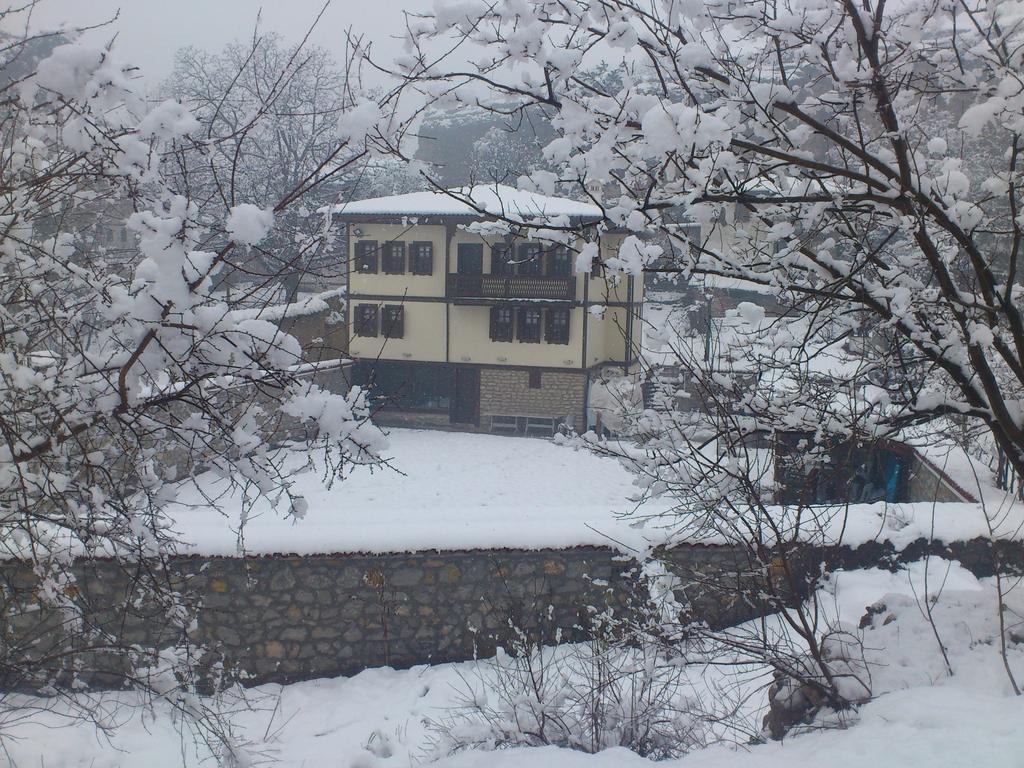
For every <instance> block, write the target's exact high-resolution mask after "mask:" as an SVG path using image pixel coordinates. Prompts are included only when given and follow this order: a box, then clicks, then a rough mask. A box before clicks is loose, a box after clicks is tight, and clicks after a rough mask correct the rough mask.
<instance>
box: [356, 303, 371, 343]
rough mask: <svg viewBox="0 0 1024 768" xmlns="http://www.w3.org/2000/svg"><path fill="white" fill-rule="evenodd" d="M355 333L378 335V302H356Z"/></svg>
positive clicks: (358, 334) (359, 334)
mask: <svg viewBox="0 0 1024 768" xmlns="http://www.w3.org/2000/svg"><path fill="white" fill-rule="evenodd" d="M354 330H355V334H356V336H376V335H377V305H376V304H356V315H355V329H354Z"/></svg>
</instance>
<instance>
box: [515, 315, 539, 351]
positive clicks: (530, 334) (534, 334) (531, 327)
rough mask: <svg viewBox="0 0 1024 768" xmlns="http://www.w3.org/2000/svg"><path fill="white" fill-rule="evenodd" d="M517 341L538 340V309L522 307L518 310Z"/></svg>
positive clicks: (529, 341)
mask: <svg viewBox="0 0 1024 768" xmlns="http://www.w3.org/2000/svg"><path fill="white" fill-rule="evenodd" d="M518 314H519V328H518V329H517V330H518V332H519V341H524V342H527V343H531V344H533V343H537V342H539V341H540V310H539V309H529V308H523V309H520V310H519V313H518Z"/></svg>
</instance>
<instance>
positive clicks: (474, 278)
mask: <svg viewBox="0 0 1024 768" xmlns="http://www.w3.org/2000/svg"><path fill="white" fill-rule="evenodd" d="M448 298H449V299H456V300H457V299H548V300H550V301H572V300H573V299H575V298H576V279H575V278H573V277H544V276H541V275H448Z"/></svg>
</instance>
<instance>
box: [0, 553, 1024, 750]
mask: <svg viewBox="0 0 1024 768" xmlns="http://www.w3.org/2000/svg"><path fill="white" fill-rule="evenodd" d="M930 573H931V581H930V582H929V584H930V591H929V595H930V596H931V599H932V610H933V614H934V616H935V618H936V625H937V628H938V632H939V636H940V637H941V639H942V642H943V643H944V645H945V647H946V649H947V652H948V654H949V658H950V663H951V665H952V668H953V675H952V676H950V675H948V674H947V673H946V671H945V668H944V664H943V661H942V657H941V655H940V653H939V651H938V646H937V643H936V638H935V635H934V634H933V632H932V629H931V627H930V625H929V624H928V623H927V622H926V621H925V619H924V614H923V612H922V610H921V605H922V604H921V603H919V601H918V598H922V597H923V596H924V595H925V589H924V578H923V577H924V569H923V566H921V565H916V566H914V567H912V568H911V570H910V571H903V572H901V573H898V574H890V573H888V572H884V571H876V570H871V571H858V572H849V573H843V572H840V573H839V574H838V575H837V576H835V577H834V579H833V581H832V582H831V584H830V585H829V586H827V587H826V596H827V597H828V598H829V600H826V602H829V601H831V602H832V603H833V604H834V609H835V613H836V614H837V615H838V617H839V618H840V619H841V620H843V621H845V622H847V623H848V624H850V625H851V626H852V627H853V628H855V627H856V625H857V622H858V621H859V619H860V617H861V616H862V615H864V613H865V610H864V608H865V606H866V605H871V604H875V603H876V602H878V601H881V602H883V603H884V604H885V606H886V607H885V609H884V610H883V611H882V612H881V613H879V614H878V617H877V618H876V620H875V621H874V623H873V624H872V625H871V626H869V627H867V628H865V629H863V630H859V633H860V634H861V636H862V637H863V639H864V647H865V656H866V658H867V660H868V661H869V663H870V667H869V669H870V674H871V679H872V687H873V689H874V691H875V694H876V697H877V698H876V699H875V700H874V701H872V702H870V703H869V704H867V705H865V706H863V707H862V708H861V710H860V711H859V712H858V713H857V714H856V716H855V717H854V718H853V720H852V721H851V722H849V723H847V724H846V726H845V727H844V728H829V729H825V730H815V731H812V732H809V733H804V734H802V735H797V736H792V737H790V738H788V739H787V740H786V741H784V742H782V743H778V742H771V743H767V744H762V745H756V746H755V745H750V744H746V743H744V744H741V745H738V746H737V745H735V744H734V745H729V744H719V745H713V746H711V747H708V748H705V749H701V750H697V751H694V752H691V753H690V754H689V755H687V756H686V757H684V758H682V759H681V760H678V761H669V762H666V763H662V764H663V765H665V766H666V768H670V767H674V766H678V768H793V767H794V766H817V765H819V764H821V761H822V760H823V759H826V760H827V764H828V765H829V766H831V767H832V768H864V766H871V768H907V766H927V768H943V767H945V766H948V767H949V768H962V767H963V766H975V767H976V768H1019V766H1021V765H1022V764H1024V728H1021V723H1022V722H1024V699H1022V698H1021V697H1014V696H1012V695H1011V693H1010V685H1009V682H1008V678H1007V676H1006V674H1005V671H1004V670H1003V668H1002V665H1001V661H1000V659H999V656H998V655H997V649H998V643H997V642H996V641H995V639H996V638H997V637H998V628H997V623H996V612H995V594H994V591H993V588H992V584H991V582H989V581H979V580H978V579H975V578H974V577H973V576H971V575H970V574H969V573H967V572H966V571H964V570H963V569H962V568H960V567H959V566H958V565H957V564H955V563H948V562H946V561H941V560H933V561H932V562H931V564H930ZM832 598H834V600H832ZM1008 604H1009V605H1010V607H1011V609H1012V610H1013V611H1014V613H1011V614H1009V615H1010V617H1011V620H1012V621H1013V622H1017V623H1018V624H1017V626H1016V631H1018V632H1019V631H1020V630H1021V627H1020V626H1019V622H1020V621H1021V618H1020V617H1021V614H1022V613H1024V595H1021V593H1020V592H1019V591H1018V592H1014V593H1012V594H1011V597H1010V599H1009V600H1008ZM890 616H891V617H892V618H890ZM1009 629H1010V630H1011V631H1013V630H1014V626H1012V625H1011V626H1010V627H1009ZM853 631H855V632H858V630H856V629H854V630H853ZM1009 659H1010V664H1011V666H1012V668H1013V670H1014V672H1015V673H1016V675H1017V679H1018V681H1019V680H1021V679H1022V678H1024V642H1022V641H1018V642H1011V643H1010V646H1009ZM486 665H487V662H470V663H464V664H457V665H453V664H448V665H438V666H433V667H416V668H413V669H410V670H405V671H396V670H392V669H373V670H367V671H366V672H363V673H361V674H359V675H356V676H355V677H352V678H339V679H335V680H316V681H310V682H305V683H298V684H294V685H289V686H283V687H282V686H276V685H267V686H262V687H261V688H257V689H254V690H252V691H250V693H249V699H250V705H251V709H248V710H242V711H239V712H238V713H237V714H236V715H235V716H234V718H233V721H234V723H235V727H236V735H237V737H238V739H239V741H240V742H244V743H248V748H247V751H248V754H249V755H250V756H251V757H252V759H253V764H255V765H259V764H265V765H274V766H282V768H315V767H318V766H336V767H337V768H399V766H402V767H407V766H413V765H419V764H431V765H436V766H438V767H439V768H519V766H529V767H530V768H633V767H635V768H640V767H641V766H645V765H646V766H649V765H651V763H650V762H649V761H647V760H645V759H642V758H640V757H637V756H635V755H634V754H632V753H630V752H627V751H626V750H623V749H610V750H607V751H605V752H602V753H599V754H597V755H593V756H591V755H585V754H582V753H578V752H570V751H567V750H563V749H556V748H553V747H544V748H530V749H526V748H517V749H512V750H506V751H499V752H495V753H492V752H482V751H471V752H463V753H459V754H450V755H445V754H438V752H437V749H436V746H435V742H436V739H435V737H434V732H433V731H432V729H431V727H430V723H431V722H443V721H445V720H446V719H447V718H450V717H451V716H452V713H451V711H450V708H451V707H452V706H453V705H455V704H456V703H457V702H458V700H459V692H460V691H463V690H465V688H466V681H467V680H473V679H476V678H477V676H478V675H479V674H483V675H487V674H488V667H487V666H486ZM756 672H757V671H756V670H755V673H747V674H746V676H745V677H743V679H742V680H741V681H740V686H741V687H742V686H745V687H746V688H747V689H748V692H750V693H751V697H750V704H749V706H748V708H747V711H746V713H745V714H746V720H747V723H748V725H749V723H750V722H754V723H756V722H759V717H760V714H761V713H760V711H759V710H761V709H763V707H764V703H765V695H764V691H763V690H760V689H759V687H760V686H762V685H763V684H764V682H765V680H766V676H765V675H763V674H757V673H756ZM723 674H725V673H724V672H722V671H721V670H709V669H707V668H705V667H703V666H701V665H699V664H695V665H693V666H691V667H689V668H687V676H686V680H687V685H686V687H685V689H684V690H683V691H682V692H681V693H682V695H689V696H693V695H699V696H709V695H713V691H712V690H711V689H710V688H709V686H710V685H712V684H714V683H715V682H716V681H717V682H720V681H721V679H722V676H723ZM115 700H116V697H115V696H114V695H113V694H108V695H105V696H102V697H100V699H99V701H100V702H101V703H102V705H103V706H104V707H106V708H108V710H109V711H110V712H111V715H110V718H109V722H111V723H119V724H120V727H119V728H118V729H117V730H116V731H115V732H114V734H113V736H112V741H110V742H108V741H107V740H106V739H104V738H102V737H97V731H96V729H95V728H94V727H93V726H92V725H90V724H87V723H75V724H70V725H69V724H66V723H63V722H62V720H61V719H60V717H59V714H58V712H52V713H50V714H45V715H41V716H37V717H36V718H34V721H33V722H32V723H31V724H21V725H19V726H15V727H14V728H13V730H11V731H9V733H10V734H11V735H12V736H13V737H14V738H13V739H9V740H7V741H6V743H5V744H4V746H5V747H6V749H7V750H8V751H7V757H8V758H9V759H10V760H12V761H13V765H15V766H33V768H34V767H36V766H45V768H72V767H74V768H114V767H115V766H117V767H124V768H135V767H136V766H137V767H138V768H172V767H174V768H178V767H180V766H196V765H199V764H200V763H201V762H202V759H203V757H204V754H203V751H202V750H198V752H197V750H196V749H195V747H194V746H193V745H192V744H190V742H189V741H188V740H187V739H186V740H184V741H183V740H182V738H181V735H180V734H179V732H178V730H177V729H176V728H175V727H174V725H173V724H172V723H171V722H170V721H169V719H168V718H167V717H166V716H165V715H164V714H163V713H162V712H161V711H160V709H159V707H158V708H157V711H156V712H155V713H154V712H148V711H140V710H137V709H135V710H133V709H132V708H130V707H128V708H126V709H123V710H121V711H120V713H116V712H115V710H114V709H113V705H114V703H115ZM122 702H123V703H127V704H130V700H124V699H122ZM61 725H64V726H65V727H60V726H61ZM0 730H3V731H7V730H8V729H7V728H3V729H0ZM824 756H827V758H825V757H824Z"/></svg>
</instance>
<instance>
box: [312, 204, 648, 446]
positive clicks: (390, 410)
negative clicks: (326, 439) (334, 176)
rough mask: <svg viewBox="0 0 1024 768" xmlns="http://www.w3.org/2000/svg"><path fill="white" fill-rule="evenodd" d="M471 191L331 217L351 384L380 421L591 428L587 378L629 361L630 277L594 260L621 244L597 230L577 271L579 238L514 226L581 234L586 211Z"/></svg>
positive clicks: (637, 285) (638, 282)
mask: <svg viewBox="0 0 1024 768" xmlns="http://www.w3.org/2000/svg"><path fill="white" fill-rule="evenodd" d="M480 189H481V188H472V190H459V191H457V192H455V195H456V197H455V198H454V199H453V197H452V196H450V195H448V194H446V193H442V192H436V193H435V192H425V193H414V194H412V195H399V196H394V197H390V198H378V199H374V200H364V201H358V202H356V203H350V204H348V205H345V206H338V207H337V208H336V209H335V210H334V211H333V213H332V216H333V219H334V222H335V223H336V224H340V225H343V226H344V227H346V229H347V232H346V234H347V238H346V239H347V269H348V296H347V302H348V305H347V322H348V324H349V327H348V332H349V355H350V356H351V357H352V358H353V360H354V361H355V366H354V378H355V381H356V383H358V384H362V385H365V386H369V387H371V391H372V393H373V396H374V398H375V401H376V402H377V403H378V404H379V406H380V409H381V410H380V413H379V416H378V417H381V416H382V417H384V418H383V421H385V422H391V423H406V424H416V425H423V426H430V425H433V426H455V427H458V428H464V429H475V430H480V431H492V432H498V433H519V434H551V433H552V431H553V430H554V429H556V428H557V427H558V426H559V425H560V424H565V425H568V426H570V427H572V428H573V429H577V430H581V431H582V430H583V429H586V428H587V427H589V426H591V425H590V423H589V422H590V421H591V419H590V418H589V417H588V407H587V406H588V403H587V400H588V392H589V386H590V382H591V379H592V377H593V375H594V373H595V372H596V371H598V370H600V369H602V368H604V367H607V366H614V367H616V368H619V369H622V370H624V371H626V372H631V369H632V368H634V367H635V365H636V360H637V353H638V350H639V345H640V339H641V333H642V329H641V323H640V319H641V307H642V303H643V279H642V276H639V275H638V276H624V275H621V274H616V275H606V274H604V272H603V270H602V268H601V266H600V262H601V261H603V260H604V259H606V258H610V257H612V256H614V255H616V254H617V252H618V247H619V245H620V243H621V237H619V236H617V235H614V234H612V235H607V234H605V235H603V236H602V237H601V239H600V242H599V253H600V256H601V258H600V259H598V260H596V261H595V262H594V264H593V266H592V268H590V269H586V270H585V271H581V270H580V267H581V266H585V265H581V264H579V263H578V262H579V259H578V253H579V251H580V250H581V249H582V248H583V245H584V240H583V236H579V235H575V234H574V235H573V236H572V237H570V238H569V239H568V241H567V242H560V243H559V242H555V239H558V238H555V237H552V239H541V238H538V237H535V236H530V235H526V236H520V235H517V234H515V233H516V232H535V231H537V230H536V227H538V226H540V225H541V224H542V223H544V222H546V221H547V222H556V223H557V226H558V228H559V229H560V230H562V231H575V232H585V231H586V230H585V226H586V224H587V223H588V221H590V222H592V221H596V220H597V219H598V218H599V217H600V210H599V209H597V208H595V207H593V206H587V205H585V204H581V203H576V202H575V201H571V200H561V199H559V198H552V197H544V196H540V195H532V194H529V193H524V192H522V191H520V190H514V189H511V188H508V187H494V186H490V187H487V188H483V189H484V191H483V192H482V193H481V192H479V191H478V190H480ZM460 198H465V199H464V200H460ZM460 202H461V203H462V204H461V205H460ZM524 220H525V221H528V222H529V224H530V227H529V228H526V227H515V226H513V227H511V228H510V229H511V231H512V233H513V234H508V233H507V232H506V233H503V234H500V235H491V234H480V233H478V232H475V231H472V230H474V229H479V228H480V227H479V225H481V224H486V223H488V222H491V223H493V222H494V221H504V222H506V223H509V222H510V221H524ZM474 225H477V226H476V227H474ZM483 228H484V229H485V230H489V229H490V228H488V227H483ZM506 229H509V228H506Z"/></svg>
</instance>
